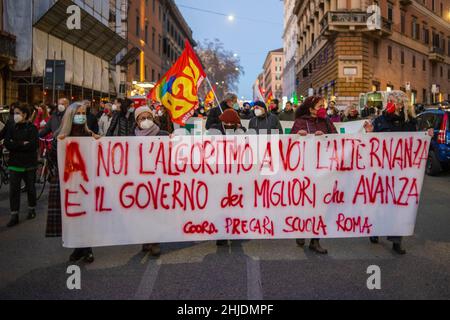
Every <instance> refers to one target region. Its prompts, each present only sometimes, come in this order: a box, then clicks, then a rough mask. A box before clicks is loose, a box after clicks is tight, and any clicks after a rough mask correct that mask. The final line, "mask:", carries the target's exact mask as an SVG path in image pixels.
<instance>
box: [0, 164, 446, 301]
mask: <svg viewBox="0 0 450 320" xmlns="http://www.w3.org/2000/svg"><path fill="white" fill-rule="evenodd" d="M22 198H23V200H24V201H23V202H22V207H23V208H24V210H22V211H23V213H22V215H21V224H20V225H19V226H18V227H16V228H13V229H7V228H5V227H4V226H5V225H6V224H7V222H8V219H9V209H8V207H9V206H8V193H7V190H6V188H5V186H3V187H2V189H1V190H0V256H1V258H0V299H142V300H149V299H164V300H165V299H186V300H192V299H200V300H205V299H230V300H235V299H244V300H245V299H250V300H257V299H268V300H272V299H277V300H278V299H282V300H286V299H450V173H444V174H441V175H440V176H438V177H426V178H425V184H424V189H423V194H422V200H421V204H420V208H419V214H418V218H417V225H416V232H415V235H414V236H413V237H409V238H406V239H405V241H404V245H405V248H406V249H407V251H408V253H407V254H406V255H405V256H398V255H396V254H395V253H393V252H392V251H391V243H390V242H388V241H387V240H386V239H382V241H381V243H380V244H379V245H372V244H370V243H369V241H368V239H364V238H363V239H328V240H323V241H322V244H323V246H324V247H326V248H327V249H328V250H329V254H328V255H327V256H318V255H316V254H313V253H311V252H310V251H309V250H308V249H307V247H305V248H304V249H303V248H299V247H297V246H296V245H295V241H294V240H270V241H234V242H232V245H231V246H230V247H229V248H222V247H220V248H218V247H216V246H215V243H214V242H212V241H210V242H199V243H173V244H163V245H162V251H163V254H162V256H161V257H160V258H159V259H155V258H152V257H150V256H149V255H146V254H144V253H141V251H140V249H141V248H140V246H122V247H109V248H95V249H94V253H95V258H96V260H95V262H94V263H93V264H91V265H85V264H83V263H79V264H78V265H79V266H80V267H81V290H69V289H67V285H66V282H67V278H68V277H69V275H68V274H67V273H66V271H67V267H68V266H69V265H70V263H68V257H69V255H70V253H71V250H69V249H64V248H62V246H61V240H60V239H46V238H45V237H44V232H45V220H46V207H47V199H46V198H43V199H41V201H40V202H39V206H38V210H37V211H38V218H37V219H36V220H34V221H26V220H25V216H26V212H25V211H26V202H25V195H23V197H22ZM371 265H377V266H379V267H380V268H381V290H369V289H368V288H367V284H366V283H367V279H368V277H369V275H368V274H367V268H368V267H369V266H371Z"/></svg>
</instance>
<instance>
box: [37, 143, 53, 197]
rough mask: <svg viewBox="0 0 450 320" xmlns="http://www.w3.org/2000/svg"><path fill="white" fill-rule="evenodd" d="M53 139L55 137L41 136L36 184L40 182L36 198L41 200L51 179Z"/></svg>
mask: <svg viewBox="0 0 450 320" xmlns="http://www.w3.org/2000/svg"><path fill="white" fill-rule="evenodd" d="M52 141H53V138H51V139H45V138H39V150H42V152H41V154H40V156H39V160H38V167H37V170H36V184H40V185H41V187H40V189H37V190H36V191H37V192H36V200H39V199H40V198H41V197H42V195H43V194H44V191H45V187H46V185H47V182H49V180H50V175H51V163H50V161H49V157H48V156H49V152H50V148H51V143H52Z"/></svg>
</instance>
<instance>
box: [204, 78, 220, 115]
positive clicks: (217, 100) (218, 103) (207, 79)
mask: <svg viewBox="0 0 450 320" xmlns="http://www.w3.org/2000/svg"><path fill="white" fill-rule="evenodd" d="M206 82H207V83H208V84H209V87H210V88H211V90H212V92H213V94H214V98H216V102H217V105H218V106H219V109H220V112H221V113H223V110H222V106H221V105H220V101H219V99H217V95H216V92H215V90H214V88H213V87H212V85H211V81H209V78H208V77H206Z"/></svg>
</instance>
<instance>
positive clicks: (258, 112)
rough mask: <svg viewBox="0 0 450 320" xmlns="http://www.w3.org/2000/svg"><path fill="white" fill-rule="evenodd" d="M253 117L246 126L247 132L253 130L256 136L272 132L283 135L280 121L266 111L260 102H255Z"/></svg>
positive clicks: (263, 104)
mask: <svg viewBox="0 0 450 320" xmlns="http://www.w3.org/2000/svg"><path fill="white" fill-rule="evenodd" d="M254 112H255V117H253V118H252V119H251V120H250V123H249V125H248V128H249V130H255V131H256V133H257V134H261V133H266V134H272V133H275V132H273V131H278V132H277V133H279V134H283V127H282V126H281V123H280V120H278V117H277V116H276V115H274V114H273V113H271V112H269V111H268V110H267V106H266V104H265V103H264V102H262V101H256V102H255V110H254Z"/></svg>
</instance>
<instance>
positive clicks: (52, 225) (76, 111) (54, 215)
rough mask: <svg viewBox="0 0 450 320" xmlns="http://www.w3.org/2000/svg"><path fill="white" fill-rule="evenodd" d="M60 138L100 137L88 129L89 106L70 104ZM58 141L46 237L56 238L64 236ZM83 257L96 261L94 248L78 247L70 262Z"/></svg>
mask: <svg viewBox="0 0 450 320" xmlns="http://www.w3.org/2000/svg"><path fill="white" fill-rule="evenodd" d="M55 136H56V137H58V140H64V139H65V138H67V137H93V138H95V139H99V138H100V136H98V135H96V134H95V133H94V132H92V131H91V130H89V129H88V126H87V108H86V105H84V104H83V103H81V102H75V103H73V104H72V105H70V106H69V107H68V108H67V110H66V112H65V114H64V117H63V119H62V123H61V127H60V128H59V129H58V130H57V131H56V132H55ZM57 145H58V144H57V141H56V140H53V146H52V149H51V154H50V159H51V162H52V164H53V165H54V166H56V168H55V170H54V171H53V172H52V173H53V174H52V178H51V182H50V191H49V196H48V216H47V229H46V237H48V238H55V237H61V236H62V218H61V215H62V209H61V194H60V184H59V175H58V168H57V166H58V153H57V150H56V149H57ZM81 259H83V261H84V262H86V263H92V262H94V254H93V252H92V248H77V249H75V250H74V251H73V253H72V254H71V255H70V262H76V261H79V260H81Z"/></svg>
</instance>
